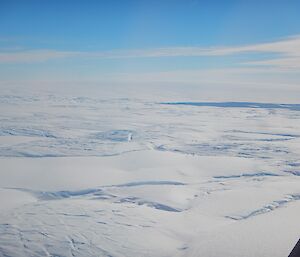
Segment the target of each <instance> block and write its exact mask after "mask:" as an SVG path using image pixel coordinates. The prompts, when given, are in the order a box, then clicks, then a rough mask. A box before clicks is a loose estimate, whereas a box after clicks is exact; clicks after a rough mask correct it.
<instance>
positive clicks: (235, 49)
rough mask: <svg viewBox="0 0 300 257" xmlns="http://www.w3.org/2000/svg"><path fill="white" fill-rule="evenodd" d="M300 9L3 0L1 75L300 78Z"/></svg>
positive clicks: (269, 4)
mask: <svg viewBox="0 0 300 257" xmlns="http://www.w3.org/2000/svg"><path fill="white" fill-rule="evenodd" d="M299 10H300V1H289V0H287V1H280V0H278V1H276V0H274V1H272V0H269V1H255V0H253V1H230V0H228V1H196V0H193V1H192V0H191V1H189V0H185V1H183V0H182V1H175V0H174V1H167V0H161V1H158V0H157V1H155V0H154V1H142V0H140V1H126V0H123V1H121V0H120V1H114V0H111V1H104V0H103V1H76V0H75V1H55V0H52V1H47V0H43V1H30V0H27V1H14V0H7V1H6V0H1V1H0V76H1V78H2V81H10V80H39V81H40V80H43V81H44V80H45V81H47V80H51V79H53V77H55V79H57V80H78V81H79V80H83V81H84V80H89V79H90V80H95V81H99V83H100V82H101V81H109V80H118V81H128V82H130V81H131V80H132V81H136V82H137V81H138V79H140V80H141V82H142V81H143V80H146V79H148V80H149V79H150V80H151V79H153V81H155V82H161V83H164V82H166V81H167V82H172V79H173V80H174V82H178V83H180V82H181V81H184V79H185V78H186V76H189V77H188V79H187V80H189V81H190V82H191V83H194V84H195V83H204V82H207V81H211V82H213V81H215V79H216V77H220V81H225V82H227V83H229V82H232V83H239V81H240V80H237V78H239V79H244V81H248V80H249V83H256V84H257V83H272V80H271V78H272V77H274V76H272V74H276V76H275V77H276V81H277V82H278V81H280V82H285V83H292V84H295V83H298V82H299V81H300V80H299V81H298V79H299V77H300V75H299V69H300V64H299V63H300V62H299V61H300V37H299V35H300V16H299ZM278 73H280V74H281V75H280V78H279V79H278V78H277V77H278V76H279V75H278ZM180 74H182V75H181V76H180ZM187 74H188V75H187ZM209 74H211V75H210V77H209ZM224 74H226V76H225V77H224ZM228 74H229V75H230V74H231V75H232V76H231V77H230V76H229V75H228ZM237 74H238V76H237ZM174 75H175V76H174ZM191 75H192V76H191ZM222 76H223V77H222ZM268 76H269V77H268ZM176 77H179V78H178V79H177V81H176V79H175V78H176ZM203 77H205V78H206V79H205V80H203V79H202V78H203ZM254 77H255V78H257V79H256V80H254V81H253V78H254ZM262 77H263V78H264V79H261V78H262ZM191 78H194V80H193V81H191ZM268 78H270V79H269V80H268ZM231 80H232V81H231Z"/></svg>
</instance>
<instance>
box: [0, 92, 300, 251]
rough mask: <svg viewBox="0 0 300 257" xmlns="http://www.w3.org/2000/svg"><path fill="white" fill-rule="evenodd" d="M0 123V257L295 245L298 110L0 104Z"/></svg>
mask: <svg viewBox="0 0 300 257" xmlns="http://www.w3.org/2000/svg"><path fill="white" fill-rule="evenodd" d="M184 100H186V99H184ZM0 110H1V111H0V156H1V157H0V167H1V180H0V201H1V205H0V211H1V212H0V256H13V257H14V256H16V257H18V256H60V257H62V256H66V257H67V256H107V257H108V256H110V257H118V256H119V257H121V256H128V257H134V256H137V257H141V256H149V257H150V256H159V257H160V256H161V257H164V256H166V257H167V256H195V257H199V256H203V257H209V256H210V257H216V256H224V257H252V256H256V257H267V256H273V257H277V256H278V257H281V256H287V255H288V254H289V252H290V251H291V249H292V248H293V246H294V244H295V243H296V241H297V240H298V239H299V236H300V234H299V231H300V222H299V214H300V177H299V176H300V158H299V156H300V108H299V105H297V104H296V105H292V104H281V103H279V104H276V103H272V104H268V103H256V102H209V103H208V102H205V101H203V102H200V101H198V102H195V101H180V99H174V101H173V99H171V101H170V99H169V98H167V97H166V98H165V99H159V100H158V101H153V100H151V99H145V98H137V97H132V98H117V97H111V98H107V97H97V96H84V97H83V96H78V95H77V96H76V95H72V94H65V95H61V94H52V93H51V94H50V93H48V92H46V93H45V92H44V93H41V94H29V93H27V94H26V93H22V94H20V93H18V92H14V91H12V92H10V91H7V92H6V93H5V94H2V95H1V96H0Z"/></svg>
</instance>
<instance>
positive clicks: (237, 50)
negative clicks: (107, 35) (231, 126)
mask: <svg viewBox="0 0 300 257" xmlns="http://www.w3.org/2000/svg"><path fill="white" fill-rule="evenodd" d="M244 53H274V54H277V57H276V58H275V57H273V58H270V59H267V60H266V59H264V60H258V61H251V62H248V63H246V64H251V65H260V66H274V67H280V68H288V69H297V68H300V36H296V37H290V38H286V39H283V40H279V41H274V42H269V43H262V44H253V45H245V46H233V47H226V46H225V47H210V48H203V47H167V48H155V49H137V50H115V51H106V52H84V51H81V52H80V51H59V50H47V49H41V50H30V51H15V52H12V51H9V52H0V63H34V62H45V61H49V60H56V59H65V58H96V59H122V58H158V57H197V56H198V57H201V56H229V55H237V54H244Z"/></svg>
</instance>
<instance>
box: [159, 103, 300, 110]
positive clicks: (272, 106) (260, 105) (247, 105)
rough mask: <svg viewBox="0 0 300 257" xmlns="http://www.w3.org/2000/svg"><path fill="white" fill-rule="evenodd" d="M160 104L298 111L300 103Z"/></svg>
mask: <svg viewBox="0 0 300 257" xmlns="http://www.w3.org/2000/svg"><path fill="white" fill-rule="evenodd" d="M160 104H166V105H190V106H200V107H221V108H255V109H288V110H293V111H300V104H277V103H257V102H161V103H160Z"/></svg>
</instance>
